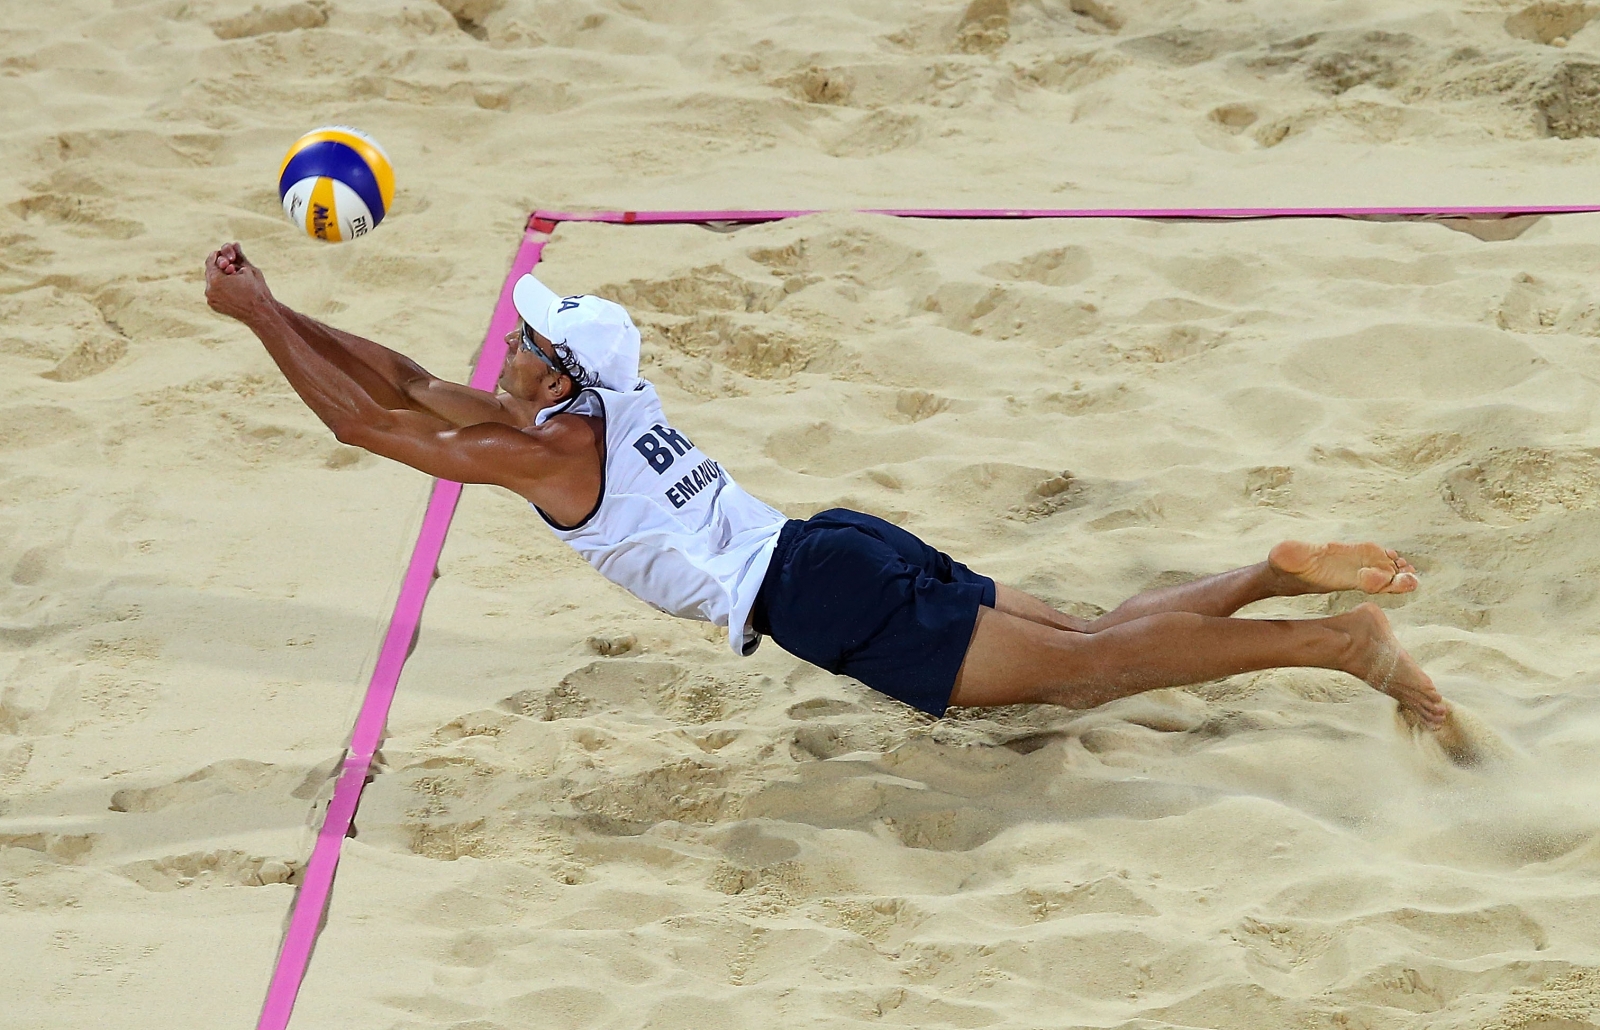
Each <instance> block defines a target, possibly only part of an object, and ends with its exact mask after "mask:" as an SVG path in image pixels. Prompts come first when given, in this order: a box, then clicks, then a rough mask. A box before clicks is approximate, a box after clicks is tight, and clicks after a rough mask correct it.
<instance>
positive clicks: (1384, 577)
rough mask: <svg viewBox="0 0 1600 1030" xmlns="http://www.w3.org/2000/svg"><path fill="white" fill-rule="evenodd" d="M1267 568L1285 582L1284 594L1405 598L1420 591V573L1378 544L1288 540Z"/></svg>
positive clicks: (1277, 549) (1277, 550)
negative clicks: (1357, 593)
mask: <svg viewBox="0 0 1600 1030" xmlns="http://www.w3.org/2000/svg"><path fill="white" fill-rule="evenodd" d="M1267 564H1268V565H1270V566H1271V567H1272V570H1273V571H1274V572H1275V573H1277V574H1278V576H1279V578H1280V579H1282V580H1283V581H1284V585H1285V587H1286V589H1285V590H1284V591H1283V593H1284V594H1327V593H1332V592H1333V591H1335V590H1360V591H1362V592H1364V593H1368V594H1405V593H1409V592H1411V591H1413V590H1415V589H1417V570H1416V569H1414V568H1413V567H1412V566H1411V563H1410V562H1408V561H1406V560H1405V559H1404V558H1402V557H1400V555H1399V554H1397V553H1396V552H1394V551H1391V550H1389V549H1387V548H1384V547H1380V546H1379V545H1377V544H1373V543H1365V544H1308V543H1305V542H1304V541H1301V540H1285V541H1284V542H1283V543H1281V544H1279V545H1278V546H1277V547H1274V548H1273V549H1272V553H1270V554H1269V555H1267Z"/></svg>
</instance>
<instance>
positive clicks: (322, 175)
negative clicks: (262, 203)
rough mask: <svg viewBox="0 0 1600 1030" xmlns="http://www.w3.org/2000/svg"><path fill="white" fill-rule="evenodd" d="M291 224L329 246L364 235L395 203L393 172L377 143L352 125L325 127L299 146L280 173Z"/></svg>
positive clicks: (281, 192) (280, 187) (292, 149)
mask: <svg viewBox="0 0 1600 1030" xmlns="http://www.w3.org/2000/svg"><path fill="white" fill-rule="evenodd" d="M278 198H279V199H280V200H281V201H282V202H283V213H284V214H286V215H288V216H289V221H291V222H293V223H294V224H295V225H298V226H300V228H302V229H304V230H305V231H306V235H308V236H314V237H316V238H317V239H319V240H326V241H327V242H329V243H342V242H344V241H346V240H353V239H356V238H357V237H360V236H365V235H366V234H367V233H369V232H371V231H372V230H373V229H376V228H377V227H378V223H379V222H381V221H383V216H384V213H385V212H387V211H388V210H389V204H390V203H391V202H392V201H393V200H394V168H393V166H392V165H390V164H389V155H388V154H387V153H385V152H384V149H383V147H381V146H379V145H378V141H377V140H375V139H373V138H372V137H371V136H368V135H367V134H366V133H364V132H361V131H360V130H359V129H352V128H350V127H349V126H347V125H324V126H323V127H322V128H320V129H312V130H311V131H310V132H308V133H306V134H305V135H304V136H301V137H300V138H299V139H297V140H295V141H294V145H293V146H291V147H290V148H289V152H288V153H287V154H285V155H284V158H283V164H282V165H281V166H280V167H279V168H278Z"/></svg>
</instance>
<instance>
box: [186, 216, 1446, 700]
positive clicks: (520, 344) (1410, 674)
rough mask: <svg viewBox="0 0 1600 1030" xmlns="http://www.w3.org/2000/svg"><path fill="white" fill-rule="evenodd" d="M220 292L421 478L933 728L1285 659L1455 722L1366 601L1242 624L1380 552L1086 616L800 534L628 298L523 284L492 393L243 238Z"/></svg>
mask: <svg viewBox="0 0 1600 1030" xmlns="http://www.w3.org/2000/svg"><path fill="white" fill-rule="evenodd" d="M205 274H206V300H207V302H208V303H209V304H210V305H211V307H212V308H213V309H215V310H216V311H218V312H221V313H222V314H224V315H228V316H230V317H232V318H235V319H238V320H239V321H240V322H243V323H244V325H245V326H246V327H247V328H249V329H250V330H251V331H252V332H254V333H255V334H256V336H257V337H259V338H260V340H261V342H262V343H263V344H264V345H265V346H266V349H267V353H268V354H270V355H271V356H272V359H273V360H274V361H276V362H277V364H278V367H279V368H280V369H282V371H283V374H284V377H285V378H286V379H288V381H289V384H290V385H291V386H292V387H294V389H295V392H296V393H298V394H299V395H300V397H301V399H302V400H304V401H305V403H306V404H307V405H308V406H309V407H310V408H311V410H312V411H313V412H315V413H316V415H317V417H318V418H320V419H321V420H322V421H323V422H324V423H326V424H327V426H328V428H329V429H331V430H332V431H333V435H334V436H335V437H337V438H338V439H339V440H340V441H341V442H342V443H346V444H350V445H352V446H356V447H362V448H365V449H366V450H368V451H371V452H372V453H374V454H378V455H382V456H383V457H386V458H392V459H394V460H395V461H399V462H403V463H404V464H406V465H410V466H411V467H412V468H415V469H417V470H419V471H421V472H425V473H427V474H428V475H430V476H436V477H438V478H441V479H452V480H456V481H458V482H462V483H492V484H494V485H496V486H500V487H504V488H505V489H507V490H510V491H512V492H513V493H515V494H518V495H520V496H521V497H524V498H526V499H527V500H528V501H529V502H530V503H531V504H532V505H533V507H534V509H535V510H536V511H537V512H538V514H539V516H540V517H541V518H543V519H544V521H545V522H546V523H547V524H548V525H549V526H550V528H551V530H552V531H553V532H554V533H555V534H556V536H558V537H560V538H561V539H562V540H565V541H566V542H567V543H568V544H570V545H571V546H572V547H573V548H575V549H576V550H577V551H578V553H579V554H581V555H583V557H584V558H586V559H588V561H589V562H590V564H592V565H593V566H594V567H595V568H596V569H598V570H599V572H600V573H601V574H602V575H604V576H605V577H606V578H607V579H609V580H611V581H612V582H614V583H617V584H619V585H620V586H622V587H624V588H626V589H627V590H629V591H630V592H632V593H633V594H634V595H635V596H636V597H638V598H639V599H641V600H643V601H645V602H646V603H648V604H650V605H652V606H654V607H656V608H658V609H660V610H661V611H665V612H669V613H671V614H673V615H678V616H683V617H686V618H692V619H702V620H706V621H709V622H713V623H716V624H717V625H719V626H725V627H727V629H728V639H729V643H730V644H731V645H732V647H733V649H734V650H735V651H736V652H738V653H740V654H749V653H750V652H752V651H754V650H755V648H756V645H757V644H758V643H759V642H760V639H761V636H762V635H767V636H771V637H772V639H773V640H774V641H776V642H777V643H778V645H779V646H780V647H782V648H783V649H784V650H786V651H788V652H790V653H791V654H793V655H795V656H796V657H799V658H802V659H804V660H805V661H808V662H811V663H813V664H815V665H818V666H821V667H822V668H824V669H827V670H828V671H830V672H834V673H838V674H841V675H847V676H853V677H855V678H856V679H858V680H860V681H861V682H863V683H865V684H867V685H868V686H869V687H872V688H874V689H876V690H879V691H882V692H883V693H886V694H889V695H890V696H892V697H896V698H898V699H900V700H901V701H904V702H905V703H906V704H909V705H913V706H915V707H916V708H919V709H921V710H922V711H925V712H927V713H929V714H931V715H934V716H939V715H943V714H944V711H945V708H946V707H947V706H949V705H970V706H979V707H984V706H991V705H1010V704H1021V703H1047V704H1057V705H1064V706H1067V707H1069V708H1092V707H1094V706H1095V705H1099V704H1104V703H1105V702H1107V701H1111V700H1114V699H1116V698H1120V697H1127V696H1129V695H1131V694H1137V693H1141V692H1143V691H1146V690H1155V689H1158V688H1160V687H1175V686H1182V685H1184V684H1190V683H1199V682H1203V681H1205V680H1212V679H1217V678H1219V677H1222V676H1230V675H1233V674H1236V673H1243V672H1253V671H1257V670H1261V669H1274V668H1283V667H1294V666H1299V667H1311V668H1321V669H1336V670H1339V671H1341V672H1345V673H1348V674H1350V675H1352V676H1355V677H1356V678H1357V679H1360V680H1362V681H1364V682H1365V683H1367V684H1369V685H1370V686H1372V687H1373V688H1374V689H1375V690H1379V691H1382V692H1383V693H1385V694H1388V695H1390V696H1392V697H1393V698H1394V699H1395V701H1397V702H1398V703H1399V705H1400V709H1401V712H1402V714H1403V715H1405V716H1406V717H1407V718H1408V719H1409V720H1410V721H1411V722H1412V723H1413V724H1419V725H1423V726H1428V727H1433V728H1437V727H1439V726H1441V725H1443V723H1444V721H1445V717H1446V715H1447V714H1448V712H1449V708H1448V706H1447V704H1446V702H1445V701H1444V699H1443V698H1442V697H1441V696H1440V695H1439V692H1438V690H1437V689H1435V687H1434V685H1433V682H1432V680H1430V679H1429V678H1428V675H1427V674H1426V673H1425V672H1423V671H1422V669H1421V667H1419V666H1418V665H1417V663H1416V662H1415V661H1413V660H1412V659H1411V657H1410V656H1409V655H1408V654H1406V652H1405V651H1404V650H1402V649H1401V647H1400V645H1399V643H1398V642H1397V641H1396V639H1395V637H1394V634H1393V632H1392V631H1391V630H1390V628H1389V623H1388V620H1387V619H1386V618H1385V617H1384V614H1383V611H1382V610H1381V609H1380V608H1378V606H1377V605H1375V604H1372V603H1370V602H1369V603H1366V604H1362V605H1360V606H1359V607H1357V608H1355V609H1353V610H1352V611H1349V612H1346V613H1344V614H1341V615H1336V616H1332V617H1329V618H1322V619H1234V618H1229V616H1231V615H1232V614H1233V613H1234V612H1235V611H1237V610H1239V609H1240V608H1242V607H1244V606H1245V605H1248V604H1250V603H1252V602H1254V601H1260V600H1263V599H1265V598H1269V597H1285V596H1291V595H1296V594H1308V593H1327V592H1330V591H1335V590H1361V591H1364V592H1366V593H1369V594H1385V593H1405V592H1407V591H1410V590H1414V589H1416V586H1417V575H1416V570H1415V569H1414V568H1412V566H1411V565H1410V564H1409V563H1408V562H1407V561H1406V560H1405V559H1404V558H1402V557H1400V556H1399V555H1397V554H1396V553H1395V552H1394V551H1392V550H1386V549H1385V548H1383V547H1380V546H1378V545H1377V544H1370V543H1369V544H1322V545H1312V544H1306V543H1300V542H1296V541H1287V542H1284V543H1281V544H1279V545H1277V546H1276V547H1274V548H1273V549H1272V551H1271V553H1270V554H1269V555H1268V556H1267V560H1266V561H1263V562H1260V563H1258V564H1255V565H1251V566H1249V567H1247V568H1242V569H1235V570H1233V571H1232V572H1224V573H1222V574H1220V575H1216V576H1210V577H1208V578H1205V579H1200V580H1196V581H1194V582H1191V583H1185V584H1182V585H1181V586H1171V587H1163V588H1161V589H1158V590H1150V591H1147V592H1145V593H1142V594H1139V595H1138V596H1136V597H1133V598H1131V599H1130V600H1128V601H1125V602H1123V603H1122V605H1121V606H1119V607H1118V608H1117V609H1116V610H1114V611H1111V612H1108V613H1107V614H1105V615H1102V616H1100V617H1099V618H1097V619H1092V620H1087V619H1079V618H1075V617H1073V616H1070V615H1066V614H1064V613H1062V612H1059V611H1057V610H1056V609H1054V608H1052V607H1051V606H1050V605H1048V604H1046V603H1045V602H1043V601H1041V600H1039V599H1037V598H1035V597H1032V596H1030V595H1028V594H1025V593H1023V592H1022V591H1020V590H1015V589H1012V588H1010V587H1007V586H1003V585H1001V584H998V583H996V582H994V580H992V579H989V578H988V577H987V576H982V575H979V574H977V573H975V572H972V571H971V570H969V569H968V568H967V567H966V566H964V565H962V564H961V563H960V562H957V561H953V560H951V559H950V558H949V557H948V556H947V555H945V554H942V553H940V552H939V551H937V550H935V549H934V548H932V547H930V546H928V545H927V544H925V543H923V542H922V541H920V540H918V539H917V538H916V537H915V536H913V535H911V534H910V533H908V532H906V531H905V530H903V529H900V528H899V527H897V526H894V525H892V524H890V523H888V522H885V521H883V520H882V519H878V518H874V517H873V516H870V515H864V514H861V513H858V512H853V511H847V510H844V509H834V510H832V511H825V512H822V513H821V514H819V515H816V516H813V517H812V518H810V519H808V520H805V521H799V520H793V519H785V518H784V516H783V515H781V514H780V513H779V512H778V511H777V510H775V509H773V508H771V507H769V506H768V505H766V504H763V503H762V502H761V501H758V500H756V499H755V498H754V497H752V496H751V495H750V494H748V493H746V492H745V491H744V490H742V489H740V487H739V486H738V485H737V484H736V483H735V482H734V481H733V480H732V478H730V477H729V475H728V473H727V471H726V470H724V469H723V468H722V467H721V466H720V465H718V464H717V463H716V462H715V461H714V460H712V459H711V458H710V457H708V456H707V455H706V454H705V453H704V452H703V451H701V449H700V448H699V447H698V446H696V444H695V443H694V442H693V441H691V440H690V439H689V438H688V437H687V436H686V435H685V434H684V433H683V432H681V431H680V430H678V429H676V428H674V427H673V425H672V423H671V422H670V421H668V419H667V416H666V415H665V414H664V413H663V411H662V409H661V402H660V400H659V399H658V398H657V396H656V391H655V388H654V387H652V386H651V385H650V383H648V382H647V381H645V380H643V379H641V378H639V333H638V330H637V329H635V328H634V325H633V322H632V320H631V319H629V317H628V314H627V312H625V311H624V310H623V309H622V308H621V307H619V306H618V305H616V304H614V303H612V302H610V301H606V300H601V299H599V298H597V297H590V296H575V297H561V296H557V295H556V294H555V293H554V292H552V291H551V290H549V289H548V288H546V287H545V286H544V285H543V284H542V283H540V282H539V281H538V280H537V279H535V278H534V277H533V276H531V275H525V276H523V277H522V278H521V279H520V280H519V281H518V282H517V284H516V287H515V291H514V296H513V299H514V301H515V304H516V308H517V312H518V313H519V315H520V316H521V322H520V324H519V325H518V328H517V329H516V330H514V331H513V332H511V333H510V334H508V335H507V336H506V344H507V352H506V357H505V363H504V365H503V366H502V368H501V370H500V379H499V385H498V389H496V391H495V392H493V393H488V392H485V391H482V390H475V389H472V388H470V387H466V386H461V385H458V384H456V383H449V382H445V381H444V380H442V379H438V378H436V377H434V376H432V375H429V374H428V373H427V372H426V371H425V370H424V369H423V368H422V367H421V366H419V365H417V364H416V363H415V362H413V361H412V360H411V359H409V358H407V357H405V356H404V355H402V354H399V353H397V352H395V351H392V350H389V349H388V348H386V347H383V346H380V345H379V344H376V343H373V342H372V341H370V340H365V339H362V338H361V337H358V336H354V335H351V334H350V333H345V332H341V331H339V330H337V329H332V328H330V327H328V326H325V325H323V324H322V323H320V322H317V321H315V320H313V319H311V318H309V317H307V316H305V315H302V314H299V313H298V312H295V311H293V310H291V309H289V308H288V307H287V306H285V305H283V304H281V303H279V302H278V301H277V300H276V299H275V298H274V297H273V295H272V292H271V291H270V290H269V289H268V288H267V283H266V279H265V278H264V277H263V276H262V274H261V271H260V270H259V269H258V268H256V266H254V265H252V264H251V263H250V262H249V261H248V260H247V259H246V258H245V256H244V253H243V251H241V250H240V249H239V246H238V244H234V243H230V244H227V245H226V246H224V247H222V248H221V249H219V250H217V251H215V252H214V253H212V254H211V256H210V257H209V258H208V259H207V260H206V268H205Z"/></svg>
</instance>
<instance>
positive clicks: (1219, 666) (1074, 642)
mask: <svg viewBox="0 0 1600 1030" xmlns="http://www.w3.org/2000/svg"><path fill="white" fill-rule="evenodd" d="M1284 667H1312V668H1322V669H1337V670H1340V671H1342V672H1347V673H1349V674H1351V675H1353V676H1356V677H1357V678H1359V679H1361V680H1363V681H1365V682H1366V683H1367V684H1369V685H1370V686H1372V687H1373V689H1375V690H1380V691H1382V692H1384V693H1386V694H1389V695H1390V696H1392V697H1393V698H1395V700H1396V701H1398V702H1399V703H1400V704H1401V706H1402V707H1404V708H1406V709H1408V710H1409V711H1411V712H1412V713H1414V714H1415V715H1416V716H1417V717H1418V718H1419V719H1421V720H1422V721H1423V722H1425V723H1426V724H1428V725H1433V726H1437V725H1438V724H1440V723H1441V722H1442V721H1443V719H1444V716H1445V713H1446V711H1447V710H1448V709H1447V708H1446V706H1445V702H1444V700H1443V698H1441V697H1440V696H1439V692H1438V690H1437V689H1435V687H1434V685H1433V681H1432V680H1430V679H1429V678H1428V675H1427V673H1425V672H1423V671H1422V669H1421V667H1419V666H1418V665H1417V664H1416V662H1414V661H1413V660H1412V659H1411V657H1410V656H1409V655H1407V654H1406V653H1405V651H1404V650H1402V649H1401V647H1400V645H1399V642H1398V641H1396V640H1395V638H1394V634H1393V632H1392V631H1391V630H1390V628H1389V623H1388V619H1387V618H1385V617H1384V614H1383V611H1382V610H1381V609H1379V608H1378V607H1377V606H1376V605H1372V604H1364V605H1361V606H1360V607H1358V608H1356V609H1354V610H1353V611H1350V612H1346V613H1345V614H1343V615H1338V616H1334V617H1332V618H1326V619H1303V620H1266V619H1230V618H1223V617H1216V616H1208V615H1200V614H1196V613H1193V612H1157V613H1154V614H1150V615H1145V616H1143V617H1139V618H1134V619H1131V620H1129V621H1127V622H1124V623H1121V624H1118V625H1115V626H1110V627H1107V628H1104V629H1101V630H1099V631H1098V632H1095V633H1073V632H1066V631H1062V630H1058V629H1054V628H1052V627H1048V626H1044V625H1041V624H1039V623H1035V622H1030V621H1028V620H1026V619H1022V618H1019V617H1017V616H1013V615H1008V614H1006V613H1004V612H1001V611H996V610H993V609H980V611H979V614H978V621H977V625H976V626H975V628H974V629H973V634H972V642H971V644H970V645H969V646H968V648H967V653H966V658H965V660H964V661H963V663H962V666H961V671H960V672H959V673H958V674H957V676H956V682H955V688H954V689H953V690H952V691H951V695H950V703H951V704H952V705H968V706H975V707H987V706H992V705H1006V704H1019V703H1046V704H1059V705H1065V706H1067V707H1070V708H1092V707H1094V706H1096V705H1101V704H1104V703H1106V702H1107V701H1112V700H1115V699H1117V698H1120V697H1127V696H1129V695H1131V694H1138V693H1142V692H1144V691H1147V690H1156V689H1160V688H1162V687H1176V686H1183V685H1186V684H1190V683H1200V682H1204V681H1206V680H1211V679H1217V678H1220V677H1222V676H1231V675H1236V674H1238V673H1243V672H1255V671H1258V670H1262V669H1273V668H1284Z"/></svg>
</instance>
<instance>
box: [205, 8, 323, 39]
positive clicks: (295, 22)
mask: <svg viewBox="0 0 1600 1030" xmlns="http://www.w3.org/2000/svg"><path fill="white" fill-rule="evenodd" d="M326 24H328V5H327V4H326V3H317V2H313V3H299V4H285V5H283V6H281V7H268V8H262V7H259V6H257V7H254V8H252V9H251V10H248V11H246V12H244V13H243V14H238V15H234V16H233V17H232V18H222V19H219V20H217V21H214V22H212V23H211V31H212V32H214V33H216V36H217V38H218V39H248V38H249V37H251V36H264V35H266V34H267V33H270V32H291V31H293V30H295V29H320V28H321V27H322V26H324V25H326Z"/></svg>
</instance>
